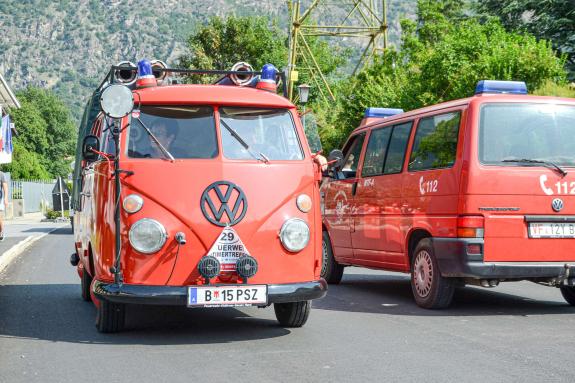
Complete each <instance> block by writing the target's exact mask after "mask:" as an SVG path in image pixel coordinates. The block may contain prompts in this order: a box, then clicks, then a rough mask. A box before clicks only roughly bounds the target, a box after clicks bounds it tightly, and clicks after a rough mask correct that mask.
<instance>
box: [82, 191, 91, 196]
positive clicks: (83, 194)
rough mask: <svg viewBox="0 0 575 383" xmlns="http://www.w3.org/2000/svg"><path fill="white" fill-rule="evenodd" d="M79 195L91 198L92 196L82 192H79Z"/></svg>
mask: <svg viewBox="0 0 575 383" xmlns="http://www.w3.org/2000/svg"><path fill="white" fill-rule="evenodd" d="M80 195H82V196H84V197H91V196H92V193H84V192H81V193H80Z"/></svg>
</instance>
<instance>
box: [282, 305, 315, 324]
mask: <svg viewBox="0 0 575 383" xmlns="http://www.w3.org/2000/svg"><path fill="white" fill-rule="evenodd" d="M274 311H275V312H276V318H277V320H278V322H280V324H281V325H282V326H284V327H301V326H303V325H304V324H305V322H307V318H308V317H309V312H310V311H311V302H310V301H301V302H289V303H274Z"/></svg>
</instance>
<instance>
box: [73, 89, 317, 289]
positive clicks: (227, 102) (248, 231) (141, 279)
mask: <svg viewBox="0 0 575 383" xmlns="http://www.w3.org/2000/svg"><path fill="white" fill-rule="evenodd" d="M134 93H137V94H138V96H137V97H135V99H136V103H138V102H141V104H142V105H208V106H212V107H214V109H215V121H216V132H217V137H218V143H219V154H218V156H217V157H216V158H211V159H176V160H175V161H174V162H170V161H168V160H164V159H159V158H158V159H151V158H146V159H140V158H129V157H128V156H127V155H126V154H125V151H124V150H122V154H121V157H120V166H121V168H122V169H123V170H127V171H133V172H134V174H133V175H126V174H123V175H122V177H121V183H122V198H123V197H125V196H126V195H128V194H132V193H135V194H138V195H140V196H142V197H143V199H144V205H143V208H142V210H140V211H139V212H137V213H134V214H128V213H126V212H125V211H124V210H122V216H121V228H120V230H121V238H122V252H121V266H122V272H123V278H124V283H126V284H133V285H153V286H188V285H196V284H203V283H204V281H203V279H202V278H201V277H200V275H199V273H198V270H197V264H198V261H199V260H200V258H201V257H202V256H204V255H205V254H206V253H207V252H208V250H209V249H210V247H211V246H212V244H213V243H214V242H215V241H216V239H217V237H218V236H219V234H220V233H221V231H222V227H219V226H215V225H213V224H212V223H210V222H209V221H208V220H207V219H206V218H205V217H204V216H203V214H202V212H201V209H200V197H201V195H202V192H203V191H204V190H205V189H206V187H207V186H208V185H210V184H212V183H213V182H215V181H220V180H226V181H230V182H233V183H234V184H236V185H238V186H240V187H241V188H242V189H243V191H244V193H245V195H246V197H247V200H248V209H247V213H246V215H245V217H244V219H243V220H242V221H241V222H240V223H238V224H236V225H235V226H233V227H234V229H235V230H236V232H237V233H238V234H239V236H240V237H241V239H242V241H243V243H244V244H245V245H246V247H247V249H248V250H249V252H250V253H251V255H252V256H253V257H254V258H256V259H257V261H258V263H259V271H258V273H257V274H256V275H255V276H254V277H253V278H250V280H249V283H250V284H252V283H253V284H283V283H293V282H307V281H314V280H318V279H319V273H320V269H319V263H320V262H319V260H320V258H321V248H320V246H321V216H320V211H319V189H318V182H317V179H318V173H319V169H318V168H317V166H315V165H314V163H313V161H312V157H311V153H310V151H309V147H308V144H307V141H306V138H305V134H304V132H303V128H302V126H301V124H300V119H299V116H298V114H297V111H296V109H295V106H294V105H293V104H291V103H290V102H289V101H288V100H286V99H285V98H283V97H280V96H278V95H276V94H272V93H270V92H267V91H262V90H257V89H252V88H243V87H235V86H212V85H176V86H163V87H153V88H146V89H138V90H136V91H134ZM219 106H242V107H266V108H285V109H287V110H289V111H290V113H291V114H292V117H293V120H294V121H295V126H296V130H297V135H298V138H299V140H300V144H301V147H302V150H303V153H304V159H303V160H291V161H270V162H269V163H268V164H266V163H262V162H259V161H256V160H230V159H226V158H225V157H224V156H223V150H222V149H221V148H222V143H221V131H220V126H219V115H218V107H219ZM102 119H103V117H102V116H99V118H98V119H96V121H95V123H94V126H93V128H92V134H98V133H99V131H100V130H101V129H99V128H98V126H99V124H101V121H102ZM127 123H128V118H124V119H123V121H122V124H123V125H124V126H125V125H126V124H127ZM126 140H127V134H122V136H121V147H122V148H125V147H126ZM111 170H112V168H111V164H109V163H108V162H106V161H105V160H100V161H96V162H95V163H93V164H91V165H89V166H88V167H85V168H84V169H83V171H82V177H83V187H82V192H83V196H82V197H81V198H82V210H81V211H78V212H76V213H75V215H74V227H75V230H74V237H75V242H76V244H77V245H76V248H77V252H78V254H79V255H80V259H81V262H80V265H79V269H88V270H89V273H90V275H91V276H93V277H94V279H95V280H99V281H106V282H112V281H113V275H112V274H111V273H110V271H109V269H110V267H111V266H112V265H113V259H114V252H115V245H114V235H115V230H116V228H115V225H114V181H113V179H112V178H111V177H110V174H111ZM302 193H305V194H307V195H309V196H310V197H311V198H312V201H313V208H312V209H311V210H310V211H309V212H308V213H303V212H301V211H300V210H299V209H298V208H297V206H296V198H297V196H298V195H300V194H302ZM146 217H147V218H153V219H155V220H157V221H159V222H160V223H162V224H163V225H164V226H165V228H166V230H167V234H168V239H167V241H166V243H165V245H164V246H163V247H162V248H161V249H160V250H159V251H158V252H156V253H153V254H143V253H139V252H137V251H135V250H134V249H133V248H132V247H131V246H130V243H129V241H128V231H129V229H130V227H131V225H132V224H133V223H134V222H136V221H137V220H139V219H141V218H146ZM288 218H301V219H303V220H305V221H306V222H307V223H308V225H309V227H310V231H311V238H310V242H309V244H308V245H307V247H305V248H304V249H303V250H302V251H300V252H298V253H290V252H288V251H286V250H285V249H284V247H283V246H282V244H281V243H280V239H279V236H278V234H279V230H280V228H281V226H282V224H283V223H284V222H285V220H286V219H288ZM177 232H183V233H184V234H185V236H186V239H187V243H186V244H185V245H182V247H181V249H180V252H179V255H178V257H177V259H176V249H177V243H176V241H175V239H174V236H175V234H176V233H177ZM212 283H216V284H217V283H237V276H236V275H235V274H234V275H232V276H230V277H229V278H224V277H217V278H215V279H214V280H212Z"/></svg>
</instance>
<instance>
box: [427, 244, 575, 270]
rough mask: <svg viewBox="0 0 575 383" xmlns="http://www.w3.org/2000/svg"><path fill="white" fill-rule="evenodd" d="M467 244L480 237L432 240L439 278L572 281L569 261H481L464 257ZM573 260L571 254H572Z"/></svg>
mask: <svg viewBox="0 0 575 383" xmlns="http://www.w3.org/2000/svg"><path fill="white" fill-rule="evenodd" d="M468 244H479V245H481V249H483V239H482V238H470V239H464V238H433V250H434V254H435V257H436V259H437V262H438V265H439V270H440V272H441V275H442V276H443V277H457V278H478V279H491V278H493V279H516V280H519V279H550V278H557V279H572V278H575V261H573V262H567V263H566V262H483V255H482V254H479V255H478V254H468V253H467V245H468ZM574 258H575V253H574Z"/></svg>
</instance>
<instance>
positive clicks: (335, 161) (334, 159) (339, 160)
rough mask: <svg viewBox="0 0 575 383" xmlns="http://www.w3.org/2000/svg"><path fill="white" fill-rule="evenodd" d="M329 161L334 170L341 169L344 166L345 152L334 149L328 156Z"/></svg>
mask: <svg viewBox="0 0 575 383" xmlns="http://www.w3.org/2000/svg"><path fill="white" fill-rule="evenodd" d="M327 163H328V164H329V167H330V168H332V169H334V170H338V169H340V168H341V167H342V166H343V152H342V151H341V150H339V149H334V150H332V151H331V152H330V153H329V157H328V158H327Z"/></svg>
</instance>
